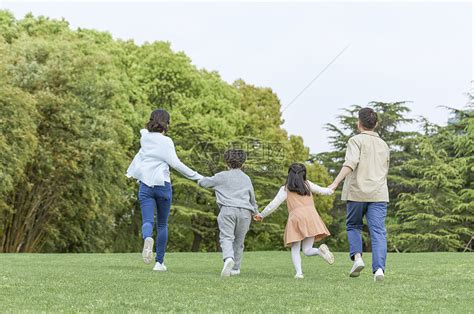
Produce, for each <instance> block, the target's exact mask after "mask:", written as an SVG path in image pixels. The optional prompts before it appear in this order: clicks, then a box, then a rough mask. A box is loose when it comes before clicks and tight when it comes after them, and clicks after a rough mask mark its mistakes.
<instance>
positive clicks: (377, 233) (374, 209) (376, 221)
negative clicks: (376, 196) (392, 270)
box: [366, 202, 387, 272]
mask: <svg viewBox="0 0 474 314" xmlns="http://www.w3.org/2000/svg"><path fill="white" fill-rule="evenodd" d="M386 215H387V203H386V202H373V203H369V205H368V207H367V213H366V217H367V224H368V225H369V233H370V241H371V242H372V271H373V272H375V271H376V270H377V269H379V268H382V269H383V270H384V271H385V261H386V259H387V231H386V230H385V216H386Z"/></svg>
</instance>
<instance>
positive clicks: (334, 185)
mask: <svg viewBox="0 0 474 314" xmlns="http://www.w3.org/2000/svg"><path fill="white" fill-rule="evenodd" d="M351 172H352V169H351V168H350V167H347V166H343V167H342V169H341V171H340V172H339V174H338V175H337V177H336V179H334V181H333V183H331V185H329V186H328V189H331V190H333V191H334V190H336V189H337V186H338V185H339V183H341V181H342V180H344V178H345V177H347V175H348V174H349V173H351Z"/></svg>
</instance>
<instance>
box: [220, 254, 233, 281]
mask: <svg viewBox="0 0 474 314" xmlns="http://www.w3.org/2000/svg"><path fill="white" fill-rule="evenodd" d="M232 267H234V259H232V258H227V259H226V260H225V261H224V267H222V271H221V277H229V276H230V272H231V270H232Z"/></svg>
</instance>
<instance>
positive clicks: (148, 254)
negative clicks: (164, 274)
mask: <svg viewBox="0 0 474 314" xmlns="http://www.w3.org/2000/svg"><path fill="white" fill-rule="evenodd" d="M142 258H143V262H144V263H145V264H150V263H151V262H152V261H153V238H150V237H148V238H146V239H145V241H144V242H143V251H142Z"/></svg>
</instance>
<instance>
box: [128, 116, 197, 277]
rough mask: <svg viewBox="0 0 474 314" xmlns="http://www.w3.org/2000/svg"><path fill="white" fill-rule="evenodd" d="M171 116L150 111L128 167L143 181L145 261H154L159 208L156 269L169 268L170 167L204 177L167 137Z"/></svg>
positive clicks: (129, 170) (189, 174) (192, 178)
mask: <svg viewBox="0 0 474 314" xmlns="http://www.w3.org/2000/svg"><path fill="white" fill-rule="evenodd" d="M169 124H170V115H169V113H168V112H167V111H166V110H163V109H156V110H154V111H153V112H152V113H151V116H150V121H149V122H148V123H147V125H146V128H145V129H142V130H140V134H141V139H140V145H141V147H140V150H139V151H138V153H137V154H136V155H135V158H133V161H132V163H131V164H130V166H129V167H128V170H127V177H129V178H130V177H133V178H135V179H137V180H138V181H139V183H140V187H139V191H138V199H139V201H140V206H141V210H142V236H143V240H144V243H143V251H142V257H143V261H144V262H145V263H146V264H149V263H151V262H152V260H153V238H152V235H153V225H154V223H155V219H154V218H155V208H156V214H157V215H156V228H157V233H156V264H155V267H153V270H155V271H166V266H165V265H164V257H165V250H166V243H167V242H168V215H169V213H170V208H171V199H172V188H171V179H170V170H169V166H171V167H172V168H174V169H176V170H177V171H178V172H180V173H181V174H182V175H183V176H185V177H186V178H188V179H191V180H200V179H201V178H202V176H201V175H200V174H199V173H197V172H196V171H194V170H192V169H190V168H188V167H187V166H186V165H185V164H183V163H182V162H181V161H180V160H179V158H178V156H177V155H176V150H175V147H174V143H173V140H172V139H171V138H169V137H168V136H166V132H167V131H168V128H169Z"/></svg>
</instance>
